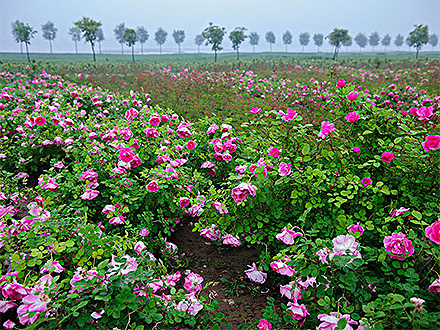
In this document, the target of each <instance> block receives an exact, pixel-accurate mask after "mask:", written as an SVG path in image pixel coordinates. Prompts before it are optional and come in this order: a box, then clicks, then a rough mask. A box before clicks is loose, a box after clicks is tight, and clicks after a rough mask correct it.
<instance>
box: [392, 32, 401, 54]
mask: <svg viewBox="0 0 440 330" xmlns="http://www.w3.org/2000/svg"><path fill="white" fill-rule="evenodd" d="M394 44H395V45H396V47H397V50H399V49H400V47H402V46H403V36H402V35H401V34H400V33H399V34H398V35H397V37H396V39H394Z"/></svg>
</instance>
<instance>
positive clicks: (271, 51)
mask: <svg viewBox="0 0 440 330" xmlns="http://www.w3.org/2000/svg"><path fill="white" fill-rule="evenodd" d="M269 45H270V51H271V52H272V43H269Z"/></svg>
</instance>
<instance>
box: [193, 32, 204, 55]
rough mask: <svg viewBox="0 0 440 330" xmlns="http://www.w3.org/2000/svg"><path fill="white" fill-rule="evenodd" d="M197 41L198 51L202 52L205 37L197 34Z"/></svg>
mask: <svg viewBox="0 0 440 330" xmlns="http://www.w3.org/2000/svg"><path fill="white" fill-rule="evenodd" d="M194 41H195V43H196V45H197V53H198V54H200V46H201V45H203V43H204V42H205V38H203V36H202V35H201V34H198V35H196V38H195V40H194Z"/></svg>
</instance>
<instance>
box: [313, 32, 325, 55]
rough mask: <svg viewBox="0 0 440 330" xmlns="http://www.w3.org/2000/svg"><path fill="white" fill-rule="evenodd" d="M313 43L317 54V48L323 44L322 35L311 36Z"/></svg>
mask: <svg viewBox="0 0 440 330" xmlns="http://www.w3.org/2000/svg"><path fill="white" fill-rule="evenodd" d="M313 41H314V42H315V45H316V47H318V52H319V48H320V47H321V46H322V44H323V43H324V35H323V34H322V33H316V34H314V35H313Z"/></svg>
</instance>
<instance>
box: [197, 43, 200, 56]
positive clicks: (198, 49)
mask: <svg viewBox="0 0 440 330" xmlns="http://www.w3.org/2000/svg"><path fill="white" fill-rule="evenodd" d="M197 54H200V45H197Z"/></svg>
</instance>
